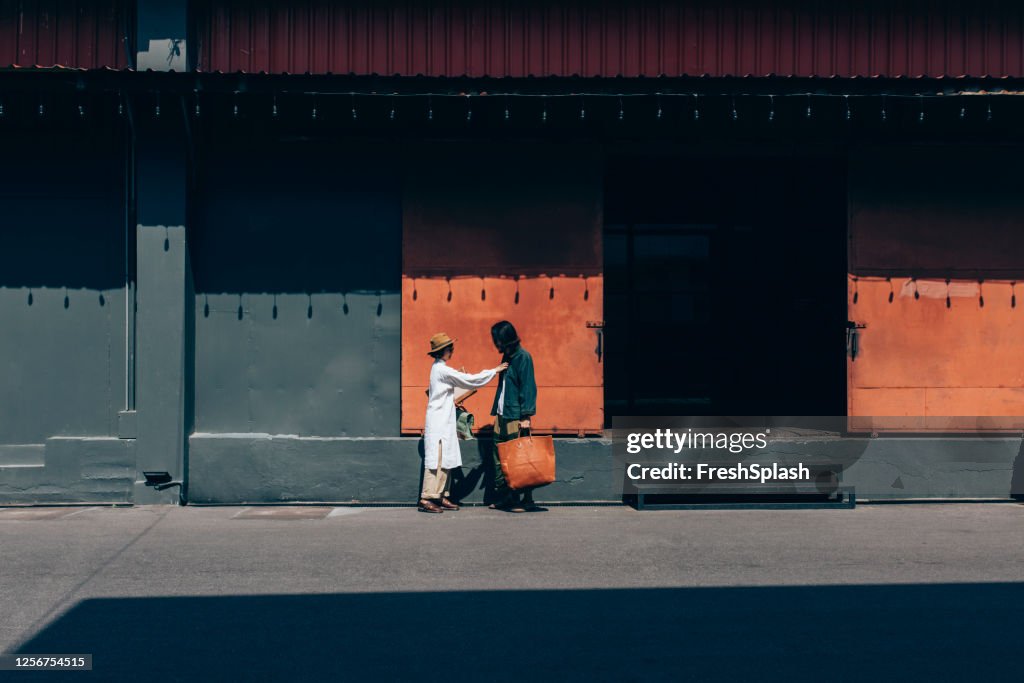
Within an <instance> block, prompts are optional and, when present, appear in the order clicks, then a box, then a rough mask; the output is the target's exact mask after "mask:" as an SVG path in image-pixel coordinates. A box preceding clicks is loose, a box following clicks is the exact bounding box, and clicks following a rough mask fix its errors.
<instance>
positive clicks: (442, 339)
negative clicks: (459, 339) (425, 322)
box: [427, 332, 455, 356]
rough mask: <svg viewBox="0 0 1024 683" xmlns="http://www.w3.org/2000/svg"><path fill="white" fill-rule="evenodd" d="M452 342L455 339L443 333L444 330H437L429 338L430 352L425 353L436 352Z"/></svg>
mask: <svg viewBox="0 0 1024 683" xmlns="http://www.w3.org/2000/svg"><path fill="white" fill-rule="evenodd" d="M454 343H455V340H454V339H452V338H451V337H449V336H448V335H447V334H445V333H444V332H438V333H437V334H435V335H434V336H433V337H431V338H430V352H429V353H428V354H427V355H428V356H429V355H430V354H433V353H437V352H438V351H440V350H441V349H443V348H445V347H447V346H451V345H452V344H454Z"/></svg>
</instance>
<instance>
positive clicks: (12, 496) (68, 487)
mask: <svg viewBox="0 0 1024 683" xmlns="http://www.w3.org/2000/svg"><path fill="white" fill-rule="evenodd" d="M39 449H40V451H41V452H40V453H39V454H38V457H37V459H35V460H34V461H33V462H31V463H27V462H25V460H22V463H23V464H20V465H10V464H9V465H7V466H0V505H16V504H30V503H34V504H40V503H44V504H45V503H131V502H132V500H133V497H132V487H133V483H134V481H135V441H134V440H133V439H118V438H116V437H53V438H50V439H47V440H46V443H45V444H43V445H42V446H40V447H39ZM0 453H3V449H2V447H0Z"/></svg>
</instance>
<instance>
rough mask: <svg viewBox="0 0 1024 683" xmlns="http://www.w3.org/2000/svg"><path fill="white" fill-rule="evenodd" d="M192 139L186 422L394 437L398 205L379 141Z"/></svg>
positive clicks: (226, 428) (220, 428) (216, 428)
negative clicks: (196, 145)
mask: <svg viewBox="0 0 1024 683" xmlns="http://www.w3.org/2000/svg"><path fill="white" fill-rule="evenodd" d="M203 145H204V151H203V154H202V157H201V161H200V164H199V173H200V176H199V183H198V187H197V206H198V210H197V221H196V222H197V225H196V226H195V229H194V230H193V241H192V252H193V254H194V262H193V267H194V270H195V285H196V297H195V304H194V310H195V326H196V329H195V334H196V336H195V352H196V365H195V390H196V412H195V417H196V429H197V430H198V431H201V432H269V433H284V434H296V435H300V436H397V435H398V434H399V428H400V424H399V423H400V416H401V405H400V400H401V396H400V390H401V338H400V335H401V308H400V307H401V300H400V295H399V289H400V287H401V254H402V248H401V206H400V195H399V192H398V186H397V180H395V178H394V176H393V172H392V171H390V170H389V165H388V163H387V154H386V152H385V150H382V149H375V150H369V151H367V150H362V151H360V150H359V148H358V147H356V146H353V145H346V146H338V145H329V144H323V143H317V144H314V143H311V142H308V141H305V142H303V141H298V142H283V141H276V140H274V139H273V138H272V137H268V138H266V139H264V140H261V141H260V143H259V144H253V142H252V140H251V139H250V138H248V137H245V138H244V139H235V140H232V139H229V138H223V137H218V138H217V139H209V140H204V143H203Z"/></svg>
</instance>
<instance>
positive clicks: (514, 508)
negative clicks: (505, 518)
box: [502, 503, 526, 512]
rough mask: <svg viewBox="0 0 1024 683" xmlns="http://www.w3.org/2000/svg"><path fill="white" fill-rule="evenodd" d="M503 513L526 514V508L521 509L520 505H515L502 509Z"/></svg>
mask: <svg viewBox="0 0 1024 683" xmlns="http://www.w3.org/2000/svg"><path fill="white" fill-rule="evenodd" d="M502 510H504V511H505V512H526V508H525V507H523V505H522V503H515V504H514V505H513V506H512V507H507V508H502Z"/></svg>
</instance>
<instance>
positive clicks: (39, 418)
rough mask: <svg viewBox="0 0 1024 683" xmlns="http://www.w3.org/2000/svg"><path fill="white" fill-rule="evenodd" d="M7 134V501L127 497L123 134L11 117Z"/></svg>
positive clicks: (0, 456) (2, 433)
mask: <svg viewBox="0 0 1024 683" xmlns="http://www.w3.org/2000/svg"><path fill="white" fill-rule="evenodd" d="M0 143H2V147H3V149H4V153H5V158H7V159H9V160H10V163H8V164H5V165H4V166H3V167H2V168H0V216H2V217H3V224H2V232H3V248H2V249H0V320H2V321H3V322H2V326H0V327H2V333H0V358H2V359H3V361H2V363H3V372H2V374H3V382H2V384H3V390H2V391H0V504H13V503H40V502H50V503H53V502H108V503H109V502H122V503H123V502H128V501H130V500H131V499H132V497H131V488H132V483H131V482H132V479H133V476H132V475H133V473H134V444H133V443H132V442H130V441H127V440H121V439H118V438H117V437H118V434H119V428H120V427H119V425H120V413H121V411H123V410H124V409H125V405H126V382H127V379H126V378H127V368H126V353H127V340H126V320H127V310H126V305H125V296H126V295H125V279H126V278H125V270H126V268H125V261H126V258H125V255H126V254H125V249H126V237H125V214H124V191H125V190H124V171H125V169H124V139H123V137H122V136H121V134H120V132H119V131H118V130H116V129H107V128H95V127H90V126H88V125H86V126H85V128H84V129H82V130H67V129H57V130H52V129H51V130H46V128H45V127H43V128H42V129H39V130H24V129H18V128H12V126H10V125H9V126H7V127H6V128H5V131H4V134H3V136H2V138H0ZM129 470H130V471H129Z"/></svg>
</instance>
